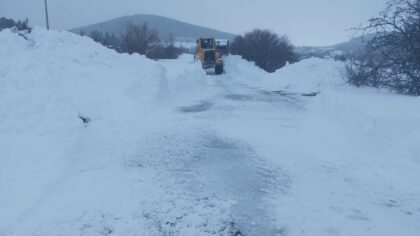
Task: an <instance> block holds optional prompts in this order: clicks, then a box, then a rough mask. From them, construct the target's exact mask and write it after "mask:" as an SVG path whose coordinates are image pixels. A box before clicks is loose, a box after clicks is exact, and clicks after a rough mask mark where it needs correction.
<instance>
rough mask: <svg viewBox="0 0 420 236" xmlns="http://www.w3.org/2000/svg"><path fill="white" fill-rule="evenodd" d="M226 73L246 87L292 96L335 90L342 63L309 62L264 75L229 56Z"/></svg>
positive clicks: (264, 73)
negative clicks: (246, 84) (256, 86)
mask: <svg viewBox="0 0 420 236" xmlns="http://www.w3.org/2000/svg"><path fill="white" fill-rule="evenodd" d="M226 64H227V65H226V70H227V72H228V73H229V74H234V75H237V78H238V79H240V80H245V81H246V82H247V83H249V84H250V85H254V86H255V84H257V85H259V87H260V88H261V89H265V90H271V91H278V90H283V91H288V92H292V93H293V92H294V93H312V92H317V91H320V90H323V89H328V88H329V89H336V88H337V87H339V86H341V85H342V84H344V80H342V79H341V73H340V70H341V69H342V68H343V63H342V62H337V61H334V60H332V59H330V60H326V59H320V58H315V57H313V58H309V59H305V60H302V61H300V62H298V63H294V64H287V65H286V66H285V67H283V68H281V69H279V70H277V71H276V72H274V73H271V74H267V73H266V72H265V71H264V70H262V69H261V68H258V67H256V66H255V65H254V63H253V62H247V61H245V60H242V59H240V57H239V56H230V57H228V58H227V59H226Z"/></svg>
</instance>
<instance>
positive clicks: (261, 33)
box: [230, 29, 297, 72]
mask: <svg viewBox="0 0 420 236" xmlns="http://www.w3.org/2000/svg"><path fill="white" fill-rule="evenodd" d="M230 49H231V53H232V54H235V55H241V56H242V58H244V59H246V60H248V61H253V62H255V64H256V65H257V66H259V67H261V68H262V69H264V70H266V71H267V72H274V71H275V70H277V69H279V68H281V67H283V66H285V65H286V63H287V62H295V61H296V60H297V57H296V55H295V53H294V51H293V49H294V47H293V45H292V44H291V43H290V41H289V39H288V38H287V36H278V35H277V34H275V33H273V32H271V31H269V30H261V29H255V30H253V31H251V32H249V33H246V34H245V35H244V36H237V37H236V38H235V39H234V40H233V42H232V43H231V45H230Z"/></svg>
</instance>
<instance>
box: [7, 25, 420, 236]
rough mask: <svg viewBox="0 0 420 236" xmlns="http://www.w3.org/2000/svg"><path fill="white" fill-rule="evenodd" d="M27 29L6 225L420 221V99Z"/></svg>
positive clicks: (16, 85) (308, 226)
mask: <svg viewBox="0 0 420 236" xmlns="http://www.w3.org/2000/svg"><path fill="white" fill-rule="evenodd" d="M25 37H26V38H27V39H25V38H24V37H22V36H19V35H18V34H16V33H12V32H10V31H9V30H3V31H1V32H0V45H1V46H0V114H1V119H0V219H2V220H1V221H0V235H240V234H239V232H241V233H242V234H244V235H290V236H292V235H311V236H312V235H320V236H321V235H322V236H323V235H381V236H386V235H389V236H394V235H407V236H417V235H419V234H420V226H419V224H418V222H419V221H420V200H419V199H420V185H419V184H418V181H419V179H420V145H419V140H420V123H419V122H418V121H419V120H420V113H419V112H418V111H419V109H420V99H419V98H416V97H404V96H398V95H393V94H388V93H385V92H378V91H375V90H372V89H357V88H353V87H350V86H348V85H346V84H344V83H343V81H342V79H341V76H340V72H339V69H340V68H341V67H342V64H341V63H339V62H335V61H330V60H321V59H314V58H312V59H308V60H304V61H301V62H299V63H296V64H292V65H288V66H286V67H285V68H283V69H281V70H279V71H277V72H275V73H273V74H267V73H265V72H264V71H262V70H260V69H259V68H257V67H255V66H254V65H253V64H252V63H249V62H246V61H243V60H241V59H240V58H238V57H235V56H230V57H228V58H226V74H224V75H222V76H214V75H207V74H205V73H204V72H203V71H202V69H201V67H200V65H199V63H197V62H194V61H193V58H192V56H189V55H184V56H182V57H181V58H180V59H178V60H162V61H158V62H156V61H151V60H148V59H146V58H145V57H143V56H139V55H127V54H118V53H116V52H114V51H112V50H108V49H106V48H104V47H102V46H100V45H98V44H96V43H94V42H93V41H92V40H91V39H89V38H87V37H80V36H77V35H75V34H72V33H67V32H57V31H46V30H44V29H40V28H36V29H34V30H33V32H32V33H31V34H30V35H26V36H25ZM310 93H316V94H317V96H314V97H307V96H302V94H310ZM83 119H85V121H88V122H87V123H84V122H83V121H82V120H83ZM86 119H88V120H86Z"/></svg>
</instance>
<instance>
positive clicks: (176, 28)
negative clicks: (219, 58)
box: [70, 14, 234, 40]
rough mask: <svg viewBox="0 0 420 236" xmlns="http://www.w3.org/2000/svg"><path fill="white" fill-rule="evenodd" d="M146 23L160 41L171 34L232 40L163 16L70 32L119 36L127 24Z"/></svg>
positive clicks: (135, 17)
mask: <svg viewBox="0 0 420 236" xmlns="http://www.w3.org/2000/svg"><path fill="white" fill-rule="evenodd" d="M145 22H147V23H148V24H149V26H150V27H152V28H154V29H155V30H157V31H158V32H159V35H160V37H161V38H162V39H166V38H169V35H170V34H172V35H173V36H174V37H175V38H176V39H178V40H179V39H186V40H195V39H196V38H199V37H215V38H222V39H232V38H233V37H234V35H233V34H230V33H226V32H222V31H218V30H215V29H210V28H206V27H201V26H197V25H193V24H190V23H185V22H182V21H179V20H175V19H171V18H168V17H163V16H156V15H147V14H138V15H133V16H123V17H119V18H115V19H112V20H108V21H105V22H100V23H97V24H93V25H88V26H84V27H79V28H74V29H71V30H70V31H71V32H74V33H80V32H81V31H82V30H83V31H84V32H85V33H89V32H91V31H100V32H103V33H114V34H115V35H119V34H120V33H121V31H122V30H123V29H124V26H125V25H126V24H128V23H134V24H142V23H145Z"/></svg>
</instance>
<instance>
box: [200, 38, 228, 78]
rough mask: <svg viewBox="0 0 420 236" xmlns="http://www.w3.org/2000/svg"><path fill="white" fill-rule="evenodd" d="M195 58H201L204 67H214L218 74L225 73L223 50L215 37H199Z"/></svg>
mask: <svg viewBox="0 0 420 236" xmlns="http://www.w3.org/2000/svg"><path fill="white" fill-rule="evenodd" d="M195 58H196V59H198V60H200V62H201V65H202V66H203V69H206V70H207V69H214V73H215V74H216V75H220V74H222V73H223V67H224V62H223V58H222V51H221V50H220V47H219V46H218V44H217V42H216V40H215V39H214V38H200V39H197V50H196V55H195Z"/></svg>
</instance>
